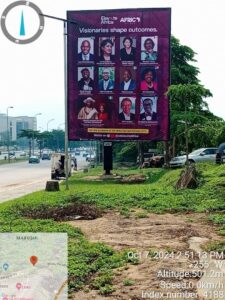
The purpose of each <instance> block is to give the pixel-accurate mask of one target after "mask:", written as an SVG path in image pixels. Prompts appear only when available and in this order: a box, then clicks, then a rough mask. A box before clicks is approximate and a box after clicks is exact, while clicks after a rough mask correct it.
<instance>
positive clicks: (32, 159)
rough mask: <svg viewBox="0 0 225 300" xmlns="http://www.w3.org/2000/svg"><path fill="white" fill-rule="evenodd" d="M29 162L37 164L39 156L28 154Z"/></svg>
mask: <svg viewBox="0 0 225 300" xmlns="http://www.w3.org/2000/svg"><path fill="white" fill-rule="evenodd" d="M28 162H29V164H39V162H40V158H39V157H38V156H36V155H33V156H30V157H29V161H28Z"/></svg>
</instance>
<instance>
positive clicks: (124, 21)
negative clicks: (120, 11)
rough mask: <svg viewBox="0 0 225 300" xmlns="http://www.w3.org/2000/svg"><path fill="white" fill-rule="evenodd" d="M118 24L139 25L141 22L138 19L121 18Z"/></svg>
mask: <svg viewBox="0 0 225 300" xmlns="http://www.w3.org/2000/svg"><path fill="white" fill-rule="evenodd" d="M120 22H123V23H136V22H137V23H140V22H141V18H140V17H133V18H131V17H125V18H121V19H120Z"/></svg>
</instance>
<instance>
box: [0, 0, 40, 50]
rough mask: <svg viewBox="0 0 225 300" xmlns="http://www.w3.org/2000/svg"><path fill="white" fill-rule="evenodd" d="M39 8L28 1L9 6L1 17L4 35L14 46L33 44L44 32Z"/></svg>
mask: <svg viewBox="0 0 225 300" xmlns="http://www.w3.org/2000/svg"><path fill="white" fill-rule="evenodd" d="M41 14H42V12H41V10H40V8H39V7H38V6H37V5H36V4H34V3H32V2H30V1H23V0H22V1H16V2H13V3H11V4H9V5H8V6H7V7H6V8H5V10H4V11H3V13H2V16H1V28H2V32H3V33H4V35H5V36H6V37H7V39H9V40H10V41H11V42H14V43H16V44H29V43H32V42H34V41H35V40H36V39H37V38H39V36H40V35H41V34H42V32H43V30H44V17H43V16H42V15H41Z"/></svg>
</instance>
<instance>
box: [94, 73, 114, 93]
mask: <svg viewBox="0 0 225 300" xmlns="http://www.w3.org/2000/svg"><path fill="white" fill-rule="evenodd" d="M114 78H115V68H114V67H110V68H108V67H107V68H105V67H100V68H99V81H98V88H99V90H100V91H112V90H113V89H114V86H115V81H114Z"/></svg>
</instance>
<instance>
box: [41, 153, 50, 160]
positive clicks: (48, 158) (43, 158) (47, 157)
mask: <svg viewBox="0 0 225 300" xmlns="http://www.w3.org/2000/svg"><path fill="white" fill-rule="evenodd" d="M41 159H42V160H50V159H51V156H50V154H48V153H43V154H42V156H41Z"/></svg>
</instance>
